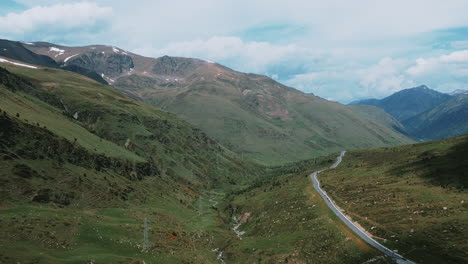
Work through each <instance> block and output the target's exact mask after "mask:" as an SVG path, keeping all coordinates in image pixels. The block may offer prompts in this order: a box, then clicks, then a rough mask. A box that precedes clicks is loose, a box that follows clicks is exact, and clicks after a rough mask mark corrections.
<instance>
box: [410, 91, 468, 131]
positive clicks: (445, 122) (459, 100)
mask: <svg viewBox="0 0 468 264" xmlns="http://www.w3.org/2000/svg"><path fill="white" fill-rule="evenodd" d="M403 124H404V125H405V127H406V129H407V131H408V132H409V133H411V134H412V135H414V136H415V137H417V138H421V139H425V140H435V139H442V138H448V137H454V136H460V135H464V134H467V133H468V94H461V95H458V96H454V97H453V98H452V99H450V100H447V101H445V102H443V103H441V104H440V105H438V106H436V107H434V108H432V109H430V110H428V111H426V112H423V113H421V114H419V115H417V116H414V117H412V118H410V119H408V120H405V121H404V122H403Z"/></svg>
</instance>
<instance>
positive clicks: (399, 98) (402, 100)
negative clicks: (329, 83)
mask: <svg viewBox="0 0 468 264" xmlns="http://www.w3.org/2000/svg"><path fill="white" fill-rule="evenodd" d="M450 98H451V96H450V95H448V94H444V93H440V92H437V91H434V90H432V89H429V88H427V86H425V85H421V86H418V87H415V88H410V89H405V90H402V91H399V92H396V93H394V94H392V95H390V96H388V97H385V98H383V99H380V100H378V99H367V100H360V101H356V102H352V103H351V104H364V105H373V106H377V107H380V108H382V109H384V110H385V111H386V112H387V113H389V114H390V115H392V116H393V117H395V118H396V119H397V120H398V121H400V122H403V121H404V120H406V119H408V118H411V117H413V116H415V115H417V114H420V113H422V112H425V111H427V110H429V109H432V108H433V107H435V106H437V105H439V104H440V103H442V102H444V101H446V100H448V99H450Z"/></svg>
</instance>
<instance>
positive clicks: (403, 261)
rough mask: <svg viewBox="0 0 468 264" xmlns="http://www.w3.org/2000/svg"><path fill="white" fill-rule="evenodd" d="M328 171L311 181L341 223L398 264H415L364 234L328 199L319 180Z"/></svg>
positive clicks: (338, 159)
mask: <svg viewBox="0 0 468 264" xmlns="http://www.w3.org/2000/svg"><path fill="white" fill-rule="evenodd" d="M345 153H346V151H342V152H341V154H340V156H338V158H337V160H336V162H335V163H333V165H331V167H330V169H334V168H336V167H337V166H338V165H339V164H340V163H341V161H342V160H343V156H344V155H345ZM325 170H327V169H323V170H319V171H316V172H313V173H312V174H310V179H311V180H312V182H313V183H314V189H315V190H316V191H317V192H318V193H319V194H320V196H322V198H323V200H324V201H325V203H326V204H327V205H328V207H330V209H331V210H332V211H333V212H334V213H335V214H336V216H338V217H339V218H340V219H341V221H343V222H344V223H345V224H346V225H347V226H348V227H349V228H350V229H351V230H352V231H353V232H354V233H356V234H357V235H358V236H359V237H360V238H362V239H363V240H364V241H366V242H367V243H369V244H370V245H371V246H373V247H375V248H376V249H378V250H380V251H381V252H383V253H384V254H386V255H387V256H390V257H392V258H393V259H395V261H396V262H397V263H398V264H415V263H414V262H412V261H409V260H407V259H405V258H404V257H403V256H401V255H399V254H397V253H396V252H394V251H392V250H390V249H388V248H386V247H384V246H383V245H382V244H380V243H379V242H377V241H375V240H374V239H373V238H372V237H370V236H369V235H368V234H366V232H364V231H363V230H361V229H360V228H359V227H357V226H356V225H355V224H354V223H353V222H351V220H349V219H348V218H347V217H346V216H345V215H344V214H343V213H342V212H341V211H340V209H338V208H337V206H336V205H335V203H334V202H333V200H332V199H331V198H330V197H328V195H327V194H326V193H325V191H324V190H322V188H320V182H319V180H318V179H317V174H319V173H321V172H322V171H325Z"/></svg>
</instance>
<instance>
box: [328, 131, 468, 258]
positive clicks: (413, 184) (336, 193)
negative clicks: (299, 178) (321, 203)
mask: <svg viewBox="0 0 468 264" xmlns="http://www.w3.org/2000/svg"><path fill="white" fill-rule="evenodd" d="M467 157H468V136H462V137H457V138H450V139H445V140H440V141H434V142H426V143H421V144H413V145H406V146H400V147H390V148H380V149H372V150H355V151H350V152H348V153H347V154H346V156H345V157H344V159H343V162H342V163H341V164H340V166H339V167H338V168H337V169H335V170H329V171H326V172H324V173H322V174H320V175H319V179H320V180H321V182H322V184H323V187H324V189H325V190H326V191H327V192H328V193H329V194H330V195H331V197H333V199H335V201H336V202H337V203H338V205H339V206H340V207H341V208H342V209H344V210H345V212H346V214H348V215H349V216H351V217H352V218H353V220H355V221H357V222H359V223H360V224H361V225H362V226H363V227H364V228H365V229H366V230H368V231H369V232H370V233H372V234H373V235H374V236H376V238H377V239H378V240H380V241H382V243H384V245H387V246H388V247H390V248H396V249H398V250H399V252H400V253H402V255H403V256H405V257H408V258H409V259H411V260H413V261H416V262H417V263H466V262H467V261H468V254H467V252H468V243H467V241H468V214H467V209H468V208H467V197H468V195H467V194H468V193H467V187H468V162H467V160H466V158H467ZM382 239H386V240H385V241H386V242H383V240H382Z"/></svg>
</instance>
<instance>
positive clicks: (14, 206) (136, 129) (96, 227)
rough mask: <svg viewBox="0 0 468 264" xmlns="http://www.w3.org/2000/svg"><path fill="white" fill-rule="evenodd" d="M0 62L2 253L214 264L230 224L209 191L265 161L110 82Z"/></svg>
mask: <svg viewBox="0 0 468 264" xmlns="http://www.w3.org/2000/svg"><path fill="white" fill-rule="evenodd" d="M2 66H4V67H5V68H6V70H5V69H4V68H0V111H1V112H0V128H1V130H0V182H1V188H0V262H4V263H16V262H21V263H88V262H92V261H94V262H98V263H139V262H141V261H143V260H144V261H146V263H188V262H196V263H216V259H215V254H214V253H213V252H211V249H212V248H213V247H214V246H215V245H216V244H217V241H218V240H221V241H224V237H225V236H226V235H225V233H228V232H229V231H228V229H227V228H226V227H225V224H224V223H223V222H222V221H216V219H217V218H216V215H217V214H216V211H215V210H214V209H210V202H209V201H208V200H209V199H210V198H215V197H217V196H219V195H220V194H217V193H216V192H213V189H214V188H224V189H229V188H231V187H230V186H233V185H234V184H245V183H248V182H249V181H251V180H254V179H255V178H256V177H257V175H259V174H260V173H261V172H262V170H263V169H262V168H261V167H259V166H257V165H255V164H253V163H250V162H248V161H246V160H244V161H243V160H241V159H240V158H239V157H238V156H237V155H235V154H233V153H231V152H229V151H228V150H226V149H224V148H223V147H222V146H220V145H218V144H217V143H216V142H215V141H213V140H212V139H210V138H208V137H207V136H206V135H205V134H204V133H203V132H201V131H200V130H199V129H196V128H193V127H192V126H191V125H189V124H188V123H187V122H185V121H183V120H180V119H178V118H177V117H175V116H174V115H173V114H170V113H167V112H164V111H161V110H158V109H156V108H154V107H151V106H148V105H145V104H143V103H140V102H138V101H135V100H132V99H129V98H127V97H125V96H124V95H122V94H120V93H119V92H118V91H116V90H114V89H113V88H112V87H109V86H105V85H101V84H99V83H97V82H95V81H93V80H91V79H88V78H86V77H83V76H81V75H78V74H74V73H70V72H67V71H63V70H59V69H53V68H39V69H29V68H24V67H18V66H13V65H9V64H2ZM145 217H146V218H147V219H148V220H149V221H150V227H151V229H150V231H149V236H150V242H151V244H150V248H149V250H147V252H144V251H143V250H142V242H143V220H144V218H145ZM229 233H230V232H229ZM26 252H27V254H26Z"/></svg>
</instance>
